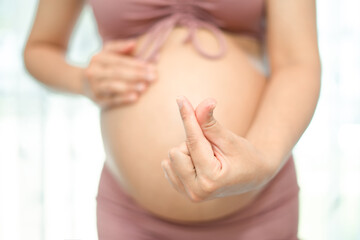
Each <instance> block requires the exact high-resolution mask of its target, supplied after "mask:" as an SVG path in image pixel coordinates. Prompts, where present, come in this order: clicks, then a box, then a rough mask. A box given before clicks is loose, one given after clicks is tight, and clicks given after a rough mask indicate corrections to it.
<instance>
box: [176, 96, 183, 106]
mask: <svg viewBox="0 0 360 240" xmlns="http://www.w3.org/2000/svg"><path fill="white" fill-rule="evenodd" d="M176 102H177V104H178V107H179V109H181V108H182V106H183V105H184V102H183V98H182V96H177V97H176Z"/></svg>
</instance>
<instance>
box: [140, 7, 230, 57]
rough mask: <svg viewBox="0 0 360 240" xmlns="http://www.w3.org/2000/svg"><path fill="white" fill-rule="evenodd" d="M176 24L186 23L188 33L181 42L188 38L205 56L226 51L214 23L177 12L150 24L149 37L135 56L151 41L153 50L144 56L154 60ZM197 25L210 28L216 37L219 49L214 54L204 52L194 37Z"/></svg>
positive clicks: (222, 53) (143, 50) (214, 55)
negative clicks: (152, 24)
mask: <svg viewBox="0 0 360 240" xmlns="http://www.w3.org/2000/svg"><path fill="white" fill-rule="evenodd" d="M176 24H181V25H186V26H188V28H189V34H188V35H187V36H186V38H185V39H184V40H183V44H185V43H187V42H189V41H190V40H191V41H192V43H193V44H194V46H195V48H196V50H197V51H198V52H199V53H200V54H201V55H203V56H204V57H207V58H212V59H215V58H219V57H221V56H223V55H224V53H225V51H226V44H225V39H224V36H223V35H222V32H221V31H220V30H219V29H218V27H217V26H216V25H215V24H210V23H207V22H205V21H203V20H200V19H198V18H196V17H194V16H192V15H191V14H189V13H184V12H179V13H174V14H172V15H170V16H169V17H166V18H165V19H163V20H161V21H159V22H158V23H156V24H155V25H154V26H152V27H151V28H150V30H149V37H148V39H146V42H145V43H144V45H143V46H142V48H141V49H140V50H139V52H138V54H137V57H141V56H142V55H143V54H144V52H145V50H146V49H148V48H150V47H151V45H150V44H151V43H153V44H154V46H153V51H151V53H150V55H149V56H148V57H144V58H143V59H144V60H145V61H153V60H156V57H157V54H158V51H159V49H160V47H161V46H162V45H163V44H164V43H165V41H166V39H167V37H168V35H169V34H170V32H171V30H172V29H173V28H174V26H175V25H176ZM199 27H204V28H207V29H208V30H210V31H211V32H212V33H213V34H214V35H215V37H216V39H217V42H218V43H219V46H220V50H219V52H218V53H216V54H209V53H207V52H205V51H204V50H203V49H202V48H201V47H200V45H199V42H198V40H197V39H196V33H195V30H196V29H197V28H199Z"/></svg>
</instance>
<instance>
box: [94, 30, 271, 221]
mask: <svg viewBox="0 0 360 240" xmlns="http://www.w3.org/2000/svg"><path fill="white" fill-rule="evenodd" d="M186 33H187V32H186V29H184V28H182V27H177V28H175V29H174V30H173V32H172V33H171V34H170V35H169V38H168V39H167V41H166V44H165V45H164V46H163V48H162V50H161V52H160V53H159V59H158V62H157V70H158V79H157V81H156V82H155V83H153V84H152V85H150V86H149V88H148V89H147V90H146V92H144V93H143V94H142V95H141V97H140V98H139V99H138V101H136V102H134V103H132V104H129V105H126V106H122V107H118V108H115V109H111V110H109V111H105V112H102V113H101V130H102V137H103V142H104V147H105V151H106V154H107V163H108V165H109V166H110V167H111V168H112V170H113V172H114V174H116V177H117V178H118V180H119V183H120V184H121V185H122V187H123V188H124V190H126V191H127V193H128V194H129V195H131V196H132V197H133V198H134V200H135V201H136V202H137V203H138V204H140V205H141V206H142V207H144V208H145V209H147V210H148V211H150V212H152V213H153V214H156V215H157V216H159V217H162V218H166V219H168V220H173V221H179V222H192V221H206V220H212V219H216V218H220V217H223V216H226V215H228V214H230V213H233V212H234V211H236V210H239V209H241V208H244V207H246V205H248V204H249V203H250V202H251V201H253V200H254V198H255V197H256V196H257V194H258V192H249V193H246V194H242V195H238V196H232V197H226V198H219V199H214V200H211V201H206V202H202V203H193V202H191V201H190V200H188V199H187V198H185V197H184V196H182V195H181V194H179V193H178V192H176V190H174V189H173V188H172V187H171V185H170V184H169V182H167V180H166V178H165V177H164V173H163V171H162V168H161V165H160V162H161V161H162V160H163V159H164V158H167V157H168V151H169V149H170V148H172V147H175V146H178V145H179V144H180V143H181V142H183V141H184V140H185V132H184V128H183V124H182V121H181V117H180V114H179V110H178V107H177V104H176V100H175V99H176V96H178V95H184V96H186V97H187V98H188V99H189V100H190V102H191V103H192V104H193V106H194V108H196V106H197V105H198V104H199V103H200V102H201V101H202V100H204V99H205V98H208V97H212V98H214V99H216V100H217V107H216V108H215V110H214V116H215V118H216V119H217V120H218V121H219V122H220V123H221V124H222V125H223V126H224V127H226V128H228V129H230V130H231V131H233V132H234V133H236V134H238V135H241V136H243V135H244V134H245V133H246V131H247V130H248V128H249V126H250V124H251V121H252V119H253V117H254V114H255V111H256V108H257V104H258V103H259V99H260V96H261V93H262V91H263V88H264V86H265V83H266V79H265V77H264V75H263V74H262V72H261V71H259V69H258V68H257V67H256V65H254V64H253V63H252V61H251V60H250V58H249V57H250V55H249V54H248V53H247V52H246V48H245V47H244V46H245V45H242V44H240V43H239V42H237V39H236V38H235V36H232V35H230V34H229V33H224V34H225V38H226V44H227V49H228V50H227V54H226V56H225V57H223V58H221V59H217V60H211V59H207V58H204V57H203V56H201V55H199V54H198V53H197V52H196V51H195V49H194V48H193V46H192V45H190V44H189V45H182V44H181V42H180V41H181V40H182V39H183V38H184V37H185V35H186ZM197 36H198V39H199V42H201V43H202V47H203V48H205V49H206V50H207V51H209V52H214V51H216V50H217V45H216V41H215V40H214V38H213V36H212V35H210V34H209V33H208V32H205V31H202V30H199V31H198V33H197ZM143 37H144V36H142V37H140V38H139V44H141V43H142V41H143V40H144V39H143Z"/></svg>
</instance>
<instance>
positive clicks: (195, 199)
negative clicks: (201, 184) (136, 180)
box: [188, 191, 204, 203]
mask: <svg viewBox="0 0 360 240" xmlns="http://www.w3.org/2000/svg"><path fill="white" fill-rule="evenodd" d="M188 195H189V198H190V200H191V202H193V203H199V202H201V201H203V200H204V199H203V198H202V197H201V196H200V195H199V194H196V193H195V192H193V191H191V192H189V194H188Z"/></svg>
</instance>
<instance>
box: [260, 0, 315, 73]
mask: <svg viewBox="0 0 360 240" xmlns="http://www.w3.org/2000/svg"><path fill="white" fill-rule="evenodd" d="M266 13H267V37H266V38H267V43H266V44H267V49H268V56H269V61H270V67H271V69H272V71H274V70H275V71H276V70H277V69H279V68H281V67H283V66H286V65H289V64H299V63H300V64H307V65H309V64H310V65H311V66H312V67H317V68H319V69H320V57H319V50H318V43H317V27H316V4H315V0H291V1H289V0H268V1H267V2H266Z"/></svg>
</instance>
